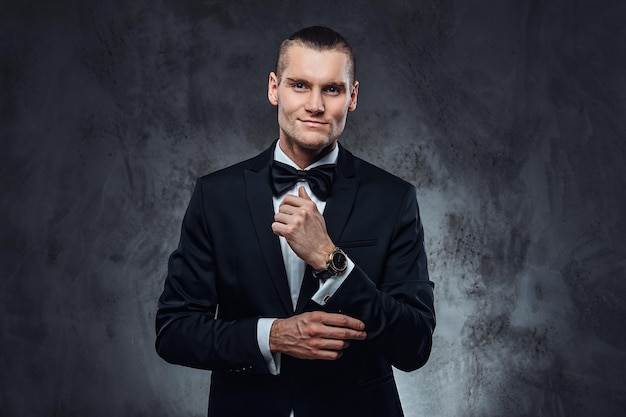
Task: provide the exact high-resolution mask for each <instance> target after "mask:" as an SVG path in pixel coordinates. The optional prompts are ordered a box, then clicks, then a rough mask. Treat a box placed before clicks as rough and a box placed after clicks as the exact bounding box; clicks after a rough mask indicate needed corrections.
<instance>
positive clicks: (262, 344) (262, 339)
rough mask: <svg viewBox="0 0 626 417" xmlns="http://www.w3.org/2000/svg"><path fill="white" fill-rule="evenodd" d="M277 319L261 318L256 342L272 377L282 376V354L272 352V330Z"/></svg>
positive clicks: (257, 325)
mask: <svg viewBox="0 0 626 417" xmlns="http://www.w3.org/2000/svg"><path fill="white" fill-rule="evenodd" d="M275 320H276V319H271V318H261V319H259V321H258V322H257V324H256V340H257V343H258V344H259V350H260V351H261V353H262V354H263V358H264V359H265V363H266V364H267V370H268V371H269V373H270V374H272V375H278V374H280V353H272V351H271V350H270V330H271V328H272V323H274V321H275Z"/></svg>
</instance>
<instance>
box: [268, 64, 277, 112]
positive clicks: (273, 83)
mask: <svg viewBox="0 0 626 417" xmlns="http://www.w3.org/2000/svg"><path fill="white" fill-rule="evenodd" d="M267 99H268V100H269V101H270V103H272V105H274V106H278V78H277V77H276V74H275V73H274V72H270V76H269V79H268V81H267Z"/></svg>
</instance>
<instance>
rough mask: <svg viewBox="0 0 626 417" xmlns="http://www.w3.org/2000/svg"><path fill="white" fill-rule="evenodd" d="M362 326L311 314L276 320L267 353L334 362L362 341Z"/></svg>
mask: <svg viewBox="0 0 626 417" xmlns="http://www.w3.org/2000/svg"><path fill="white" fill-rule="evenodd" d="M364 330H365V324H364V323H363V322H362V321H361V320H358V319H355V318H352V317H349V316H346V315H344V314H334V313H326V312H324V311H312V312H308V313H302V314H299V315H297V316H293V317H290V318H287V319H277V320H275V321H274V323H272V327H271V329H270V350H271V351H272V352H280V353H284V354H286V355H290V356H293V357H295V358H299V359H324V360H335V359H338V358H340V357H341V355H342V353H343V350H344V349H346V348H347V347H348V346H350V340H364V339H365V337H366V336H367V333H365V331H364Z"/></svg>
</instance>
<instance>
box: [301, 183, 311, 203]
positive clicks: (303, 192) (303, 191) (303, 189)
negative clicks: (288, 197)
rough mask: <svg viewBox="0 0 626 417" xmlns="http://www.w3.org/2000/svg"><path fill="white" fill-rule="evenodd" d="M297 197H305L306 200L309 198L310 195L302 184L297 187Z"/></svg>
mask: <svg viewBox="0 0 626 417" xmlns="http://www.w3.org/2000/svg"><path fill="white" fill-rule="evenodd" d="M298 197H300V198H306V199H307V200H310V199H311V197H309V195H308V194H307V192H306V189H305V188H304V186H301V187H300V188H298Z"/></svg>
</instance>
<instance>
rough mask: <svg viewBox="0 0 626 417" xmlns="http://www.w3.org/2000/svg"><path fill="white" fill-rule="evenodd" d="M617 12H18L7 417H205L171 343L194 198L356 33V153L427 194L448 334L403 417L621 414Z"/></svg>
mask: <svg viewBox="0 0 626 417" xmlns="http://www.w3.org/2000/svg"><path fill="white" fill-rule="evenodd" d="M625 19H626V6H625V4H624V3H623V2H619V1H602V2H584V1H574V0H571V1H567V0H562V1H500V0H490V1H478V0H474V1H415V2H412V1H391V2H388V1H363V2H354V3H348V2H341V1H336V0H334V1H326V0H320V1H316V2H302V1H284V0H283V1H278V0H273V1H264V2H253V1H226V0H222V1H192V0H156V1H148V0H135V1H132V2H131V1H121V0H118V1H78V0H75V1H72V0H66V1H62V0H56V1H52V0H49V1H25V0H20V1H17V0H15V1H13V0H11V1H7V0H4V1H2V3H1V6H0V48H1V49H0V59H1V71H2V72H1V78H0V88H1V102H0V104H1V108H0V137H1V141H2V142H1V143H2V151H1V153H0V171H1V182H0V187H1V188H0V206H1V208H2V216H1V217H0V225H1V231H0V248H1V251H0V271H1V273H2V278H1V281H0V314H1V319H0V337H1V340H0V384H1V386H0V416H2V417H23V416H37V417H39V416H64V417H66V416H67V417H69V416H89V417H92V416H93V417H99V416H102V417H105V416H106V417H110V416H129V417H130V416H148V415H149V416H153V417H159V416H199V415H202V414H203V413H205V410H206V401H207V389H208V376H209V374H208V372H201V371H196V370H190V369H185V368H182V367H176V366H172V365H168V364H166V363H165V362H163V361H161V360H160V359H158V358H157V356H156V354H155V352H154V348H153V340H154V334H153V333H154V332H153V320H154V312H155V309H156V299H157V297H158V295H159V293H160V290H161V288H162V282H163V278H164V274H165V268H166V260H167V256H168V254H169V253H170V252H171V251H172V250H173V249H174V247H175V245H176V243H177V238H178V230H179V227H180V221H181V219H182V215H183V212H184V209H185V207H186V204H187V200H188V198H189V195H190V191H191V188H192V186H193V183H194V179H195V178H196V177H198V176H200V175H202V174H204V173H207V172H210V171H213V170H215V169H217V168H220V167H224V166H226V165H228V164H231V163H233V162H235V161H238V160H240V159H243V158H246V157H249V156H252V155H254V154H255V153H256V152H258V151H259V150H261V149H263V148H264V147H266V146H267V145H268V144H269V143H270V141H271V140H272V139H273V138H274V137H276V136H277V132H278V131H277V128H276V114H275V109H274V108H273V107H272V106H271V105H270V104H269V103H268V102H267V99H266V82H267V75H268V73H269V71H270V70H271V69H272V65H273V61H274V54H275V49H276V47H277V45H278V43H279V41H280V40H281V39H282V38H284V37H285V36H287V35H288V34H290V33H291V32H292V31H294V30H295V29H298V28H299V27H301V26H304V25H310V24H326V25H331V26H334V27H335V28H337V29H338V30H339V31H340V32H342V33H343V34H344V35H345V36H346V37H347V38H348V39H349V40H350V41H351V42H352V43H353V44H354V46H355V49H356V52H357V54H358V57H359V68H358V71H359V73H358V79H359V80H360V82H361V94H360V97H359V98H360V102H359V108H358V110H357V111H356V112H355V113H353V114H351V115H350V118H349V121H348V126H347V130H346V133H345V135H344V139H343V143H344V145H345V146H346V147H348V148H349V149H351V150H352V151H353V152H354V153H356V154H357V155H359V156H361V157H363V158H365V159H368V160H370V161H372V162H374V163H377V164H379V165H381V166H382V167H384V168H386V169H387V170H389V171H391V172H393V173H395V174H397V175H399V176H401V177H403V178H405V179H407V180H409V181H411V182H413V183H414V184H415V185H416V186H417V187H418V188H419V191H418V195H419V198H420V204H421V208H422V215H423V220H424V223H425V229H426V234H427V242H426V243H427V246H428V253H429V256H430V269H431V272H432V279H433V281H435V282H436V285H437V287H436V301H437V312H438V319H439V325H438V328H437V330H436V338H435V345H434V350H433V354H432V358H431V360H430V362H429V363H428V364H427V365H426V366H425V367H424V368H423V369H422V370H420V371H417V372H414V373H410V374H404V373H401V372H398V373H397V376H398V382H399V385H400V392H401V396H402V400H403V404H404V408H405V410H406V414H407V416H434V417H456V416H481V417H483V416H494V417H496V416H504V415H506V416H568V417H570V416H581V417H582V416H591V415H594V416H618V415H620V416H621V415H622V413H623V410H625V409H626V378H625V377H624V371H625V370H626V369H625V368H626V365H625V363H626V328H625V327H624V325H623V321H624V318H625V317H626V314H625V313H626V298H625V297H626V281H625V278H626V277H625V275H626V274H625V268H626V260H625V258H626V242H625V240H626V239H625V238H624V237H625V236H626V220H625V215H624V210H625V208H626V207H625V202H626V197H625V191H624V190H625V189H626V170H625V168H624V161H625V160H626V138H625V136H626V120H625V117H624V116H625V115H626V75H625V74H626V48H625V47H624V45H626V31H625V25H624V21H625Z"/></svg>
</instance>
